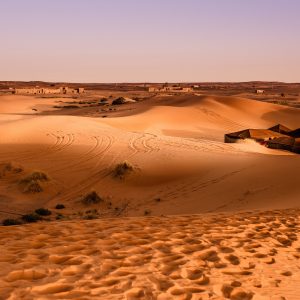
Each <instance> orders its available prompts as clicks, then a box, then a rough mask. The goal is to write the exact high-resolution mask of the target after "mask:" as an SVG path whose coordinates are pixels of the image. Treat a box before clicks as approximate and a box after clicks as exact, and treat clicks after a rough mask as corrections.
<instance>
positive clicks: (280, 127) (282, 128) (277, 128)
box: [269, 124, 292, 135]
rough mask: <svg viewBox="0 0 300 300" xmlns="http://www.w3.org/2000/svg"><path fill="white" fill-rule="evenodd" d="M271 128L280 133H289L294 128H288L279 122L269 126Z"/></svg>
mask: <svg viewBox="0 0 300 300" xmlns="http://www.w3.org/2000/svg"><path fill="white" fill-rule="evenodd" d="M269 130H272V131H275V132H278V133H282V134H286V135H289V133H290V132H291V131H292V129H290V128H287V127H286V126H284V125H281V124H277V125H275V126H273V127H271V128H269Z"/></svg>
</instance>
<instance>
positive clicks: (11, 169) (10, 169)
mask: <svg viewBox="0 0 300 300" xmlns="http://www.w3.org/2000/svg"><path fill="white" fill-rule="evenodd" d="M21 172H23V168H22V167H21V166H18V165H16V164H14V163H12V162H8V163H2V164H0V177H2V176H5V175H6V173H14V174H17V173H21Z"/></svg>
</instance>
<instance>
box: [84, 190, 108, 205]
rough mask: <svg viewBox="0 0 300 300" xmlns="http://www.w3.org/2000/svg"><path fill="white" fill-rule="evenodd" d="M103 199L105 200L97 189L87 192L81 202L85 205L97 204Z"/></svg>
mask: <svg viewBox="0 0 300 300" xmlns="http://www.w3.org/2000/svg"><path fill="white" fill-rule="evenodd" d="M101 201H103V199H102V198H101V197H100V196H99V195H98V194H97V192H96V191H92V192H90V193H88V194H86V195H85V196H84V197H83V198H82V200H81V202H82V203H83V204H85V205H91V204H96V203H99V202H101Z"/></svg>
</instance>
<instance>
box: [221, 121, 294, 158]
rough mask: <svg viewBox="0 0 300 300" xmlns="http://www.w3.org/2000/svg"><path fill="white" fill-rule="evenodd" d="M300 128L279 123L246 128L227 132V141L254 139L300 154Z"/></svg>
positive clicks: (269, 145) (272, 146)
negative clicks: (258, 127) (266, 127)
mask: <svg viewBox="0 0 300 300" xmlns="http://www.w3.org/2000/svg"><path fill="white" fill-rule="evenodd" d="M299 137H300V128H297V129H295V130H291V129H289V128H288V127H286V126H284V125H281V124H277V125H275V126H273V127H270V128H269V129H245V130H241V131H237V132H233V133H228V134H225V137H224V141H225V143H237V142H240V141H243V140H246V139H251V140H254V141H256V142H258V143H260V144H261V145H264V146H266V147H268V148H271V149H278V150H287V151H290V152H294V153H298V154H300V138H299Z"/></svg>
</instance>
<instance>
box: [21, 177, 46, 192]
mask: <svg viewBox="0 0 300 300" xmlns="http://www.w3.org/2000/svg"><path fill="white" fill-rule="evenodd" d="M42 191H43V188H42V186H41V184H40V182H39V181H38V180H31V181H30V182H28V183H26V185H25V188H24V190H23V192H24V193H40V192H42Z"/></svg>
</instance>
